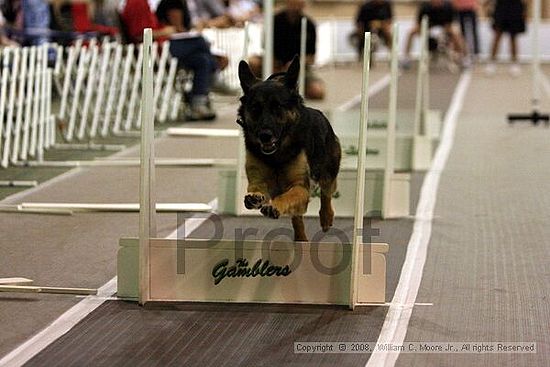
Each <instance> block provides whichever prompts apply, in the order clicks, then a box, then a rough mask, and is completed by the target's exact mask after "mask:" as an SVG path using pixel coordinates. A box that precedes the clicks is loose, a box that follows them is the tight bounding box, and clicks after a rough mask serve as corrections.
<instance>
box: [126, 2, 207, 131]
mask: <svg viewBox="0 0 550 367" xmlns="http://www.w3.org/2000/svg"><path fill="white" fill-rule="evenodd" d="M172 16H173V15H172ZM167 17H171V16H168V15H167ZM121 20H122V23H123V24H124V26H125V29H126V33H127V36H128V37H129V38H130V41H131V42H133V43H141V42H142V40H143V30H144V29H145V28H151V29H152V30H153V38H154V39H156V40H157V41H158V42H170V54H171V55H172V56H173V57H175V58H176V59H178V63H179V64H180V65H181V66H183V67H185V68H186V69H189V70H192V71H193V74H194V76H193V87H192V90H191V96H190V112H189V114H188V116H186V119H187V120H188V121H197V120H213V119H215V118H216V114H215V112H214V110H213V109H212V106H211V104H210V100H209V96H208V95H209V91H210V82H211V80H212V75H213V74H214V72H215V71H216V69H217V63H216V60H215V58H214V57H213V56H212V54H211V53H210V46H209V45H208V43H207V42H206V41H205V40H204V38H202V37H191V38H178V39H170V38H169V37H170V36H173V35H175V34H176V33H177V29H176V27H174V26H172V25H161V23H160V22H159V20H158V18H157V16H156V15H155V14H154V13H153V12H152V11H151V8H150V7H149V4H148V2H147V0H127V1H126V4H125V5H124V8H123V10H122V13H121Z"/></svg>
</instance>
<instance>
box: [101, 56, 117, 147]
mask: <svg viewBox="0 0 550 367" xmlns="http://www.w3.org/2000/svg"><path fill="white" fill-rule="evenodd" d="M121 59H122V45H117V46H116V47H115V54H114V59H113V64H112V68H110V78H111V83H110V84H109V95H108V97H107V104H106V106H105V115H104V116H103V124H102V126H101V132H100V134H101V136H107V134H108V133H109V124H110V123H111V113H112V111H113V105H114V103H115V96H116V91H117V83H118V80H119V77H120V72H119V71H120V62H121Z"/></svg>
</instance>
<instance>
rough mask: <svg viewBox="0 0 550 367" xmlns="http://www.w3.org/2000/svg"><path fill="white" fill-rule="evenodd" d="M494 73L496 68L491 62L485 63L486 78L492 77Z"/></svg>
mask: <svg viewBox="0 0 550 367" xmlns="http://www.w3.org/2000/svg"><path fill="white" fill-rule="evenodd" d="M496 72H497V67H496V66H495V64H493V63H492V62H490V63H487V65H485V74H486V75H487V76H493V75H495V73H496Z"/></svg>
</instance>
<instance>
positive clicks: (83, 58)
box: [65, 48, 90, 141]
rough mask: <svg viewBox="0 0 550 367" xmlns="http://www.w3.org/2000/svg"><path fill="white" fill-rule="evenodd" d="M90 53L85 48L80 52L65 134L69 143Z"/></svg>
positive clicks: (71, 138)
mask: <svg viewBox="0 0 550 367" xmlns="http://www.w3.org/2000/svg"><path fill="white" fill-rule="evenodd" d="M89 53H90V50H89V49H87V48H83V49H82V50H81V51H80V58H79V60H78V69H77V72H76V83H75V87H74V92H73V99H72V106H71V113H70V116H69V124H68V125H67V133H66V134H65V138H66V139H67V141H71V140H73V136H74V129H75V125H76V117H77V114H78V108H79V105H80V91H81V90H82V84H83V83H84V78H85V77H86V66H87V63H88V54H89Z"/></svg>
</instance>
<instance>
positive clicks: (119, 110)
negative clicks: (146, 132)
mask: <svg viewBox="0 0 550 367" xmlns="http://www.w3.org/2000/svg"><path fill="white" fill-rule="evenodd" d="M133 60H134V45H133V44H129V45H128V46H127V47H126V59H125V60H124V69H123V72H122V82H121V84H120V94H119V96H118V103H117V107H116V114H115V123H114V126H113V132H115V133H117V132H119V131H120V124H121V123H122V114H123V112H124V105H125V104H126V101H127V100H128V98H127V97H128V96H127V95H126V94H127V91H128V79H129V78H130V68H131V67H132V61H133Z"/></svg>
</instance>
